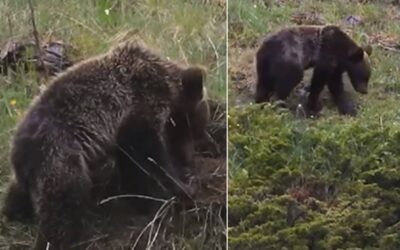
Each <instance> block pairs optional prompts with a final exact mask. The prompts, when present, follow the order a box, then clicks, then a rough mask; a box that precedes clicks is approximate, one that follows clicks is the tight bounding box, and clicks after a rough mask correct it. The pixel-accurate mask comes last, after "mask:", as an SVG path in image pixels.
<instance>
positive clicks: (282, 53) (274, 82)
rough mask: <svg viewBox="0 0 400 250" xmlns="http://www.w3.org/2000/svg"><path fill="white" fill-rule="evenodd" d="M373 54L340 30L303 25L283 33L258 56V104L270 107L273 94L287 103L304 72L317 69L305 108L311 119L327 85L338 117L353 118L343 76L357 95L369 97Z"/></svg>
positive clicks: (267, 40) (272, 38)
mask: <svg viewBox="0 0 400 250" xmlns="http://www.w3.org/2000/svg"><path fill="white" fill-rule="evenodd" d="M370 54H371V48H370V47H367V48H361V47H359V46H358V45H357V44H356V43H355V42H354V41H353V40H352V39H351V38H350V37H349V36H348V35H347V34H346V33H345V32H344V31H342V30H341V29H340V28H339V27H337V26H333V25H328V26H307V25H305V26H297V27H290V28H285V29H283V30H280V31H278V32H276V33H273V34H271V35H269V36H267V37H266V38H265V40H264V41H263V43H262V45H261V46H260V48H259V49H258V51H257V54H256V70H257V83H256V93H255V102H256V103H261V102H265V101H268V100H269V99H270V97H271V96H272V95H273V93H275V94H276V96H277V98H278V99H281V100H284V99H286V98H287V97H288V96H289V95H290V93H291V91H292V90H293V88H294V87H295V86H296V85H297V84H298V83H300V82H301V80H302V79H303V76H304V70H306V69H308V68H311V67H313V68H314V72H313V76H312V79H311V85H310V94H309V96H308V101H307V105H306V106H307V109H308V110H309V111H310V113H311V114H314V113H318V112H319V111H320V110H321V108H322V107H321V104H320V103H319V95H320V93H321V91H322V90H323V88H324V86H325V85H328V88H329V90H330V92H331V94H332V96H333V99H334V101H335V103H336V104H337V106H338V108H339V112H340V113H342V114H349V115H355V113H356V110H355V107H354V106H353V105H350V104H349V102H348V100H346V98H345V93H344V89H343V80H342V74H343V73H344V72H347V73H348V75H349V77H350V81H351V83H352V86H353V87H354V89H355V90H356V91H357V92H359V93H362V94H366V93H367V92H368V81H369V78H370V75H371V67H370V63H369V57H368V56H369V55H370Z"/></svg>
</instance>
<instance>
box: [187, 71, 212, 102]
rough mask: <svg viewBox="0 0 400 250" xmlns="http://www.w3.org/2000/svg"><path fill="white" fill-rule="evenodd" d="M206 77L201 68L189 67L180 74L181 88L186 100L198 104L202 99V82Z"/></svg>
mask: <svg viewBox="0 0 400 250" xmlns="http://www.w3.org/2000/svg"><path fill="white" fill-rule="evenodd" d="M205 75H206V71H205V69H203V68H201V67H189V68H187V69H185V70H183V72H182V88H183V93H184V96H185V97H186V98H187V100H190V101H193V102H198V101H201V100H202V99H203V80H204V77H205Z"/></svg>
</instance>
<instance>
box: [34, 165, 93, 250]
mask: <svg viewBox="0 0 400 250" xmlns="http://www.w3.org/2000/svg"><path fill="white" fill-rule="evenodd" d="M78 162H81V160H80V159H78V158H77V157H69V159H68V160H67V162H66V163H67V164H62V165H63V166H56V167H54V168H52V169H47V171H46V172H45V173H44V174H43V176H39V178H38V183H37V189H38V190H37V192H36V196H35V197H34V199H35V205H36V206H37V207H36V210H37V214H38V216H39V232H38V236H37V239H36V243H35V248H34V249H35V250H39V249H46V246H47V245H48V244H49V246H50V248H49V249H57V250H59V249H80V248H81V247H83V246H79V241H80V240H81V237H82V235H81V233H82V232H83V230H82V229H83V219H84V216H85V213H86V211H87V208H88V206H89V202H90V199H91V198H90V191H91V188H92V183H91V180H90V178H89V177H88V176H87V175H86V173H85V172H84V169H86V168H85V167H84V166H82V165H77V164H82V163H78ZM77 245H78V246H77Z"/></svg>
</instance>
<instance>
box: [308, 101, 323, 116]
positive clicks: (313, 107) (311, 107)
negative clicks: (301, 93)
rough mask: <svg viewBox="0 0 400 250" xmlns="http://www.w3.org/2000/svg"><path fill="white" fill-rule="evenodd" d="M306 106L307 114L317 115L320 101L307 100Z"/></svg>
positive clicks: (320, 104) (320, 106)
mask: <svg viewBox="0 0 400 250" xmlns="http://www.w3.org/2000/svg"><path fill="white" fill-rule="evenodd" d="M306 107H307V114H308V116H318V115H319V113H320V112H321V110H322V103H321V101H314V102H310V101H308V102H307V105H306Z"/></svg>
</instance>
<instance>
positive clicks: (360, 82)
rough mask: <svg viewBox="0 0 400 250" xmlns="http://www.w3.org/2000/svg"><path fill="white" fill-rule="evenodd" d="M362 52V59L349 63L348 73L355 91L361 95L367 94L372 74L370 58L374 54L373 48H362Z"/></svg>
mask: <svg viewBox="0 0 400 250" xmlns="http://www.w3.org/2000/svg"><path fill="white" fill-rule="evenodd" d="M362 50H363V57H362V59H361V60H359V61H356V62H352V63H348V64H347V67H346V71H347V74H348V75H349V78H350V82H351V84H352V85H353V87H354V89H355V90H356V91H357V92H359V93H361V94H367V93H368V82H369V78H370V77H371V72H372V69H371V63H370V60H369V56H370V55H371V54H372V47H371V46H365V47H363V48H362Z"/></svg>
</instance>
